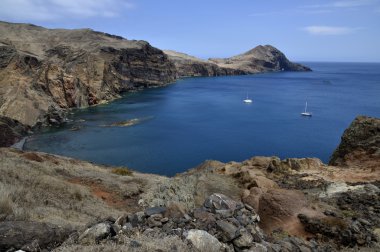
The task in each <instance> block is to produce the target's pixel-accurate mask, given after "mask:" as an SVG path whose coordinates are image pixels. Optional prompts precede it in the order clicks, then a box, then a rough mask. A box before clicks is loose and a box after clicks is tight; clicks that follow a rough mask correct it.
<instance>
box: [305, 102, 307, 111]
mask: <svg viewBox="0 0 380 252" xmlns="http://www.w3.org/2000/svg"><path fill="white" fill-rule="evenodd" d="M306 110H307V102H306V105H305V113H306Z"/></svg>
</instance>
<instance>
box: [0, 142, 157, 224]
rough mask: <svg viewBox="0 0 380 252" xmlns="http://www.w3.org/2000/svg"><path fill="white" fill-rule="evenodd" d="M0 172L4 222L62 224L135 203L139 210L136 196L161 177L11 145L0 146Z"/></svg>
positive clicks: (87, 219)
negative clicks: (135, 199)
mask: <svg viewBox="0 0 380 252" xmlns="http://www.w3.org/2000/svg"><path fill="white" fill-rule="evenodd" d="M0 174H1V176H0V221H3V220H32V221H40V222H49V223H52V224H57V225H61V226H62V225H68V224H69V225H73V226H83V224H86V223H88V222H90V221H93V220H94V219H97V218H100V217H104V216H114V217H117V216H119V215H121V214H122V213H123V212H125V211H128V210H131V209H132V207H133V210H136V207H138V205H137V204H136V202H134V198H133V195H138V192H141V191H144V187H147V186H150V184H151V183H153V182H150V180H151V178H153V177H154V178H153V179H156V177H157V178H158V179H159V178H160V176H155V175H148V176H147V175H144V176H141V175H140V174H138V173H136V174H135V176H133V177H132V176H130V175H131V174H132V172H131V171H130V170H128V169H126V168H120V167H119V168H115V169H110V168H109V167H105V166H98V165H94V164H91V163H88V162H82V161H78V160H73V159H70V158H64V157H59V156H55V155H49V154H44V153H37V152H36V153H35V152H21V151H18V150H13V149H5V148H3V149H0ZM120 175H122V176H120ZM125 175H128V176H125ZM150 176H151V177H150ZM111 196H112V197H111ZM124 199H127V200H124ZM132 203H133V204H132Z"/></svg>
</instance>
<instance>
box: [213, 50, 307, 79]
mask: <svg viewBox="0 0 380 252" xmlns="http://www.w3.org/2000/svg"><path fill="white" fill-rule="evenodd" d="M209 61H211V62H214V63H215V64H217V65H218V66H219V67H224V68H232V69H239V70H241V71H244V72H248V73H261V72H277V71H311V69H310V68H309V67H306V66H303V65H301V64H297V63H293V62H290V61H289V60H288V59H287V58H286V56H285V55H284V54H283V53H282V52H281V51H280V50H278V49H277V48H275V47H273V46H270V45H265V46H262V45H260V46H257V47H255V48H253V49H252V50H249V51H248V52H246V53H243V54H240V55H237V56H233V57H231V58H225V59H209Z"/></svg>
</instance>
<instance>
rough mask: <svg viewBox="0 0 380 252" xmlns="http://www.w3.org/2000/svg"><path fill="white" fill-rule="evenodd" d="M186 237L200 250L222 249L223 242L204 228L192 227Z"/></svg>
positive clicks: (201, 251)
mask: <svg viewBox="0 0 380 252" xmlns="http://www.w3.org/2000/svg"><path fill="white" fill-rule="evenodd" d="M186 239H187V240H189V241H190V242H191V243H192V244H193V246H194V247H195V248H196V249H197V250H198V251H200V252H210V251H216V252H217V251H222V248H223V244H222V243H220V242H219V241H218V239H216V238H215V237H214V236H212V235H210V234H209V233H207V232H206V231H204V230H197V229H191V230H190V231H189V232H188V233H187V235H186Z"/></svg>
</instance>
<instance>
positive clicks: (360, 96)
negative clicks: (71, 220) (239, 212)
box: [25, 62, 380, 176]
mask: <svg viewBox="0 0 380 252" xmlns="http://www.w3.org/2000/svg"><path fill="white" fill-rule="evenodd" d="M304 64H305V65H307V66H310V67H311V68H312V69H313V72H279V73H265V74H256V75H247V76H227V77H207V78H206V77H205V78H203V77H201V78H185V79H182V80H179V81H177V82H176V83H174V84H172V85H169V86H167V87H162V88H155V89H148V90H144V91H141V92H137V93H129V94H126V95H125V96H124V97H123V98H121V99H119V100H116V101H114V102H112V103H110V104H107V105H100V106H96V107H91V108H87V109H78V110H73V111H72V114H71V115H70V120H71V121H70V122H68V123H67V124H65V125H63V126H62V127H60V128H50V129H45V130H44V131H43V132H39V133H37V134H35V135H33V136H32V137H31V138H30V139H29V140H28V141H27V143H26V145H25V147H26V149H29V150H38V151H44V152H49V153H54V154H60V155H65V156H70V157H75V158H79V159H83V160H88V161H92V162H95V163H99V164H108V165H115V166H127V167H129V168H131V169H133V170H137V171H140V172H146V173H156V174H162V175H169V176H171V175H175V174H176V173H180V172H183V171H185V170H187V169H189V168H192V167H195V166H197V165H198V164H200V163H201V162H203V161H204V160H207V159H215V160H220V161H223V162H228V161H242V160H245V159H248V158H250V157H252V156H278V157H280V158H287V157H317V158H320V159H321V160H322V161H324V162H328V160H329V158H330V156H331V154H332V152H333V151H334V149H335V148H336V147H337V145H338V144H339V142H340V137H341V135H342V133H343V131H344V130H345V129H346V128H347V127H348V126H349V124H350V123H351V121H352V120H353V119H354V118H355V117H356V116H357V115H368V116H373V117H380V64H378V63H315V62H314V63H304ZM247 95H248V97H249V98H250V99H252V101H253V102H252V103H251V104H245V103H243V100H244V99H245V98H246V96H247ZM306 102H307V103H308V108H307V110H308V112H311V113H312V117H303V116H301V112H303V111H304V109H305V103H306ZM125 122H127V123H126V125H124V127H122V126H121V125H120V124H123V123H124V124H125Z"/></svg>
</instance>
